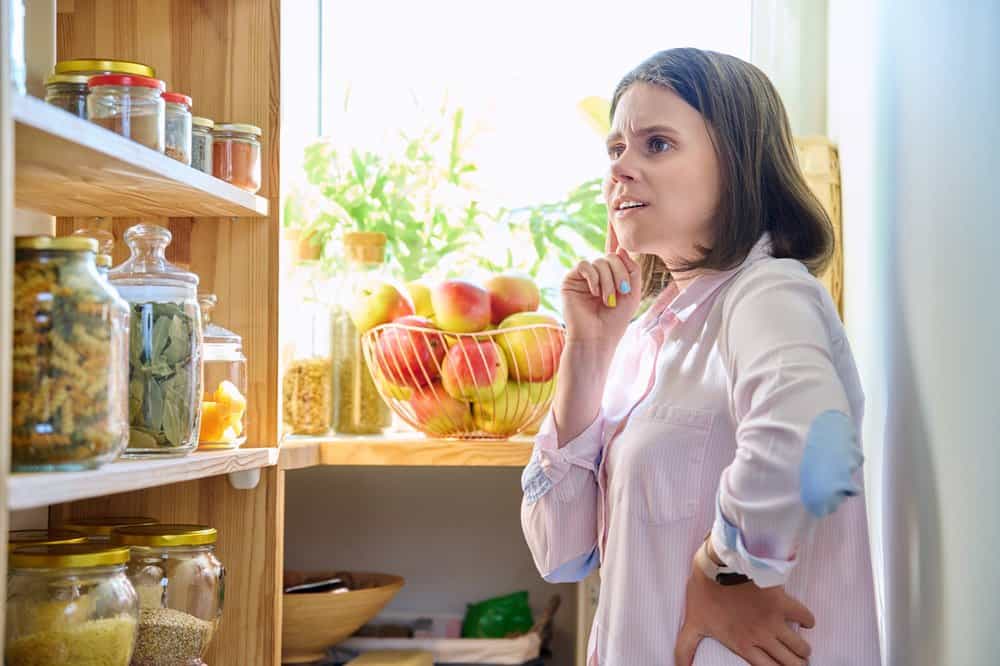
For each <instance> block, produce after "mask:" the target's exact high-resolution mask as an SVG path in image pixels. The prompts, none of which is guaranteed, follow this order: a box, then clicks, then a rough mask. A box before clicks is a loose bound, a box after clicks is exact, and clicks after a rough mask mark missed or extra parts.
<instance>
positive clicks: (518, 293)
mask: <svg viewBox="0 0 1000 666" xmlns="http://www.w3.org/2000/svg"><path fill="white" fill-rule="evenodd" d="M486 291H488V292H489V294H490V323H492V324H493V325H494V326H496V325H497V324H499V323H500V322H502V321H503V320H504V319H506V318H507V317H509V316H510V315H512V314H515V313H518V312H533V311H535V310H537V309H538V303H539V302H540V301H541V294H540V293H539V291H538V287H537V286H535V283H534V282H532V281H531V278H528V277H524V276H521V275H497V276H494V277H492V278H490V279H489V280H487V281H486Z"/></svg>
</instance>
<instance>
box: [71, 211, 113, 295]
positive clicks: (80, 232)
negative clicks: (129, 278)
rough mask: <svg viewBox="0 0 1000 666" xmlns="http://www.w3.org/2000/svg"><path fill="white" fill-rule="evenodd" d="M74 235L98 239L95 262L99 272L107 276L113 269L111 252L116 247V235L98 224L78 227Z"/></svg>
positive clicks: (102, 275)
mask: <svg viewBox="0 0 1000 666" xmlns="http://www.w3.org/2000/svg"><path fill="white" fill-rule="evenodd" d="M73 235H74V236H76V237H79V238H93V239H94V240H95V241H97V256H96V257H95V258H94V263H95V264H97V272H98V274H99V275H100V276H101V277H104V278H107V277H108V271H109V270H111V263H112V262H111V253H112V252H113V251H114V248H115V235H114V234H113V233H111V232H110V231H108V230H106V229H101V228H100V227H98V226H88V227H83V228H80V229H77V230H76V231H74V232H73ZM116 293H117V292H116Z"/></svg>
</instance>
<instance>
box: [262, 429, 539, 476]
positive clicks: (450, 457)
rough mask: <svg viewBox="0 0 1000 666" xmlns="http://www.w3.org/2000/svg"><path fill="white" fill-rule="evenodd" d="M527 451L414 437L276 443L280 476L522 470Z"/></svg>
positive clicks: (508, 444)
mask: <svg viewBox="0 0 1000 666" xmlns="http://www.w3.org/2000/svg"><path fill="white" fill-rule="evenodd" d="M531 449H532V440H531V438H529V437H515V438H513V439H510V440H507V441H501V442H489V441H474V440H472V441H470V440H465V441H463V440H448V439H432V438H427V437H424V436H423V435H422V434H420V433H418V432H401V433H388V434H385V435H358V436H348V435H334V436H326V437H301V436H295V437H286V438H285V440H284V441H283V442H282V443H281V456H280V459H279V465H280V466H281V468H282V469H285V470H291V469H302V468H304V467H316V466H319V465H376V466H396V467H524V466H525V465H527V464H528V459H529V458H531Z"/></svg>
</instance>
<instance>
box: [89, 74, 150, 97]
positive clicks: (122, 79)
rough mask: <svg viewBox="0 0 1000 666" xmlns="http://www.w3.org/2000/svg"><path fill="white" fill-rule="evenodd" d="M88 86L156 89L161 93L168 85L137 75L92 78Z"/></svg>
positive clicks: (109, 75)
mask: <svg viewBox="0 0 1000 666" xmlns="http://www.w3.org/2000/svg"><path fill="white" fill-rule="evenodd" d="M87 85H88V86H90V87H91V88H97V87H98V86H133V87H138V88H155V89H156V90H159V91H160V92H161V93H162V92H163V91H164V90H166V89H167V84H166V83H164V82H163V81H161V80H159V79H153V78H150V77H148V76H137V75H135V74H100V75H98V76H92V77H90V81H88V82H87Z"/></svg>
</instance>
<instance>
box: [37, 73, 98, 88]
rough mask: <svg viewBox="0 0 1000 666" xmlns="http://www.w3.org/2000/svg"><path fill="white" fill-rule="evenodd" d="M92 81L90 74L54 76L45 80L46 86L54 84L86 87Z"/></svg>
mask: <svg viewBox="0 0 1000 666" xmlns="http://www.w3.org/2000/svg"><path fill="white" fill-rule="evenodd" d="M88 81H90V75H89V74H53V75H52V76H50V77H49V78H47V79H45V85H47V86H51V85H52V84H54V83H74V84H76V85H81V86H85V85H87V82H88Z"/></svg>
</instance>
